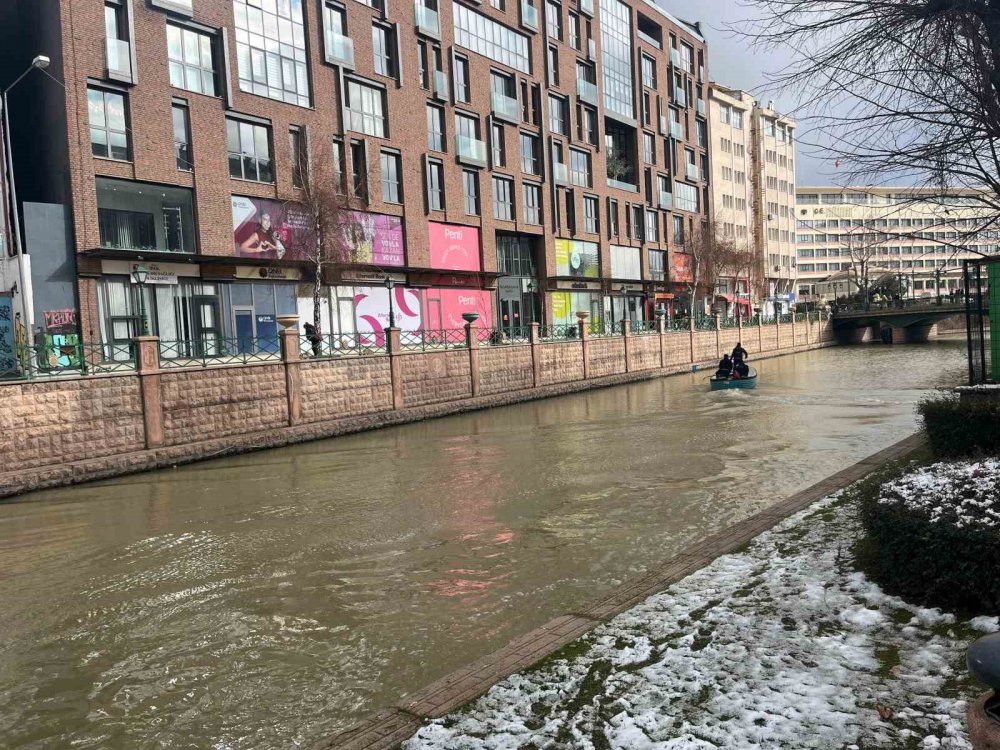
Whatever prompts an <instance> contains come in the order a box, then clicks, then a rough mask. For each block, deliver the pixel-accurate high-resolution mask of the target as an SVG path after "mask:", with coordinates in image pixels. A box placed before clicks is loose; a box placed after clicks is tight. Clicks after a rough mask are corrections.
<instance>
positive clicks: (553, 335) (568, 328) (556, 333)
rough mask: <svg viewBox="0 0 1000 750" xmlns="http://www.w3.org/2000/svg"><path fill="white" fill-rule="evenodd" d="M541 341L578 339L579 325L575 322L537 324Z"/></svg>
mask: <svg viewBox="0 0 1000 750" xmlns="http://www.w3.org/2000/svg"><path fill="white" fill-rule="evenodd" d="M538 338H539V340H541V341H573V340H579V339H580V326H579V325H577V324H576V323H566V324H557V325H550V326H547V325H540V326H538Z"/></svg>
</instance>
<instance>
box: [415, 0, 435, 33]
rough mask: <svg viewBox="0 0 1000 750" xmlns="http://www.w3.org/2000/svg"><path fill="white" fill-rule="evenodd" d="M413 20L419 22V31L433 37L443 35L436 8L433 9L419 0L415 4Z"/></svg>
mask: <svg viewBox="0 0 1000 750" xmlns="http://www.w3.org/2000/svg"><path fill="white" fill-rule="evenodd" d="M413 20H414V21H415V22H416V24H417V31H419V32H421V33H422V34H428V35H429V36H433V37H440V36H441V22H440V20H439V19H438V14H437V11H436V10H431V9H430V8H428V7H427V6H426V5H424V4H423V3H421V2H420V0H417V2H416V3H414V5H413Z"/></svg>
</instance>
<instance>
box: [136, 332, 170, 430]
mask: <svg viewBox="0 0 1000 750" xmlns="http://www.w3.org/2000/svg"><path fill="white" fill-rule="evenodd" d="M132 344H133V346H135V354H136V357H135V365H136V372H137V373H138V375H139V392H140V394H141V395H142V421H143V426H144V427H145V437H146V447H147V448H156V447H157V446H160V445H163V396H162V392H161V391H160V337H159V336H139V337H137V338H134V339H132Z"/></svg>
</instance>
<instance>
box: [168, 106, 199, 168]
mask: <svg viewBox="0 0 1000 750" xmlns="http://www.w3.org/2000/svg"><path fill="white" fill-rule="evenodd" d="M172 114H173V119H174V156H175V157H176V159H177V168H178V169H183V170H184V171H186V172H190V171H191V170H192V169H194V160H193V159H192V157H191V121H190V118H189V116H188V108H187V107H185V106H184V105H183V104H175V105H173V110H172Z"/></svg>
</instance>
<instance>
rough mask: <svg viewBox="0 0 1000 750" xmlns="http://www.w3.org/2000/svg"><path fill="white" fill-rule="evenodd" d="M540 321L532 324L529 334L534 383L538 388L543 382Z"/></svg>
mask: <svg viewBox="0 0 1000 750" xmlns="http://www.w3.org/2000/svg"><path fill="white" fill-rule="evenodd" d="M539 328H540V326H539V325H538V323H532V324H531V332H530V334H529V336H530V338H529V339H528V340H529V341H531V375H532V378H531V380H532V385H533V386H534V387H535V388H537V387H538V386H540V385H541V384H542V351H541V348H540V346H541V331H540V330H539Z"/></svg>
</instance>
